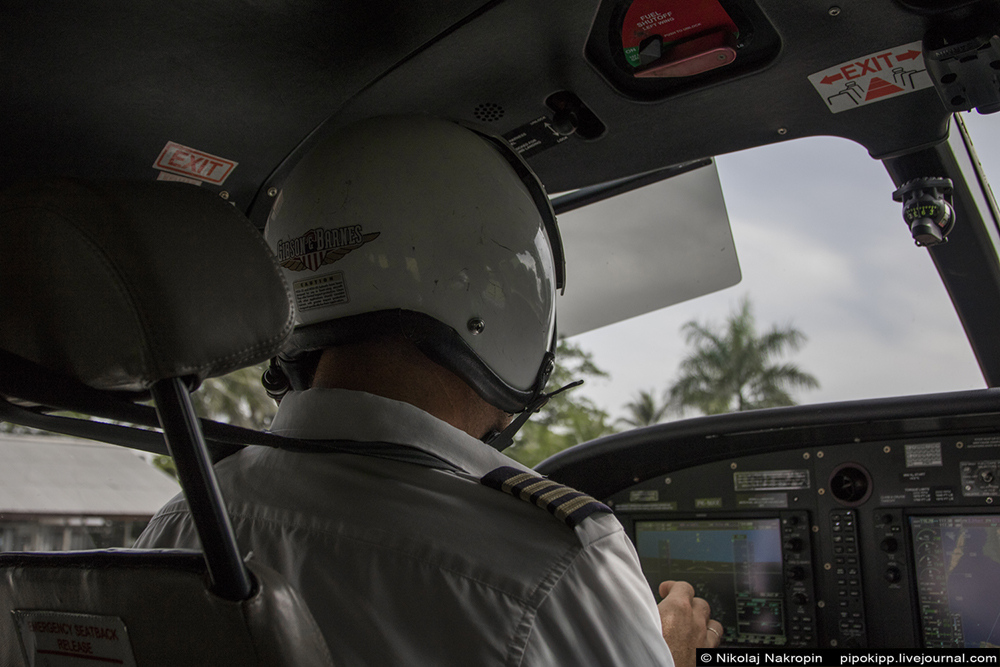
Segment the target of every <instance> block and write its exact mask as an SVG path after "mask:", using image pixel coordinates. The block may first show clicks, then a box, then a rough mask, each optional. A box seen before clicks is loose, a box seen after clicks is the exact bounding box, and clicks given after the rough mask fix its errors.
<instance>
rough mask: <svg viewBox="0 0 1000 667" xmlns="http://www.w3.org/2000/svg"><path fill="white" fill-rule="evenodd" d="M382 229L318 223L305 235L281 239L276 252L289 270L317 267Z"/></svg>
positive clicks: (343, 255)
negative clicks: (334, 226) (325, 226)
mask: <svg viewBox="0 0 1000 667" xmlns="http://www.w3.org/2000/svg"><path fill="white" fill-rule="evenodd" d="M380 233H381V232H372V233H370V234H364V233H363V232H362V229H361V225H349V226H347V227H338V228H336V229H325V228H323V227H316V228H315V229H310V230H309V231H307V232H306V233H305V234H303V235H302V236H297V237H295V238H291V239H280V240H279V241H278V247H277V248H275V254H276V255H277V256H278V263H279V264H281V265H282V266H283V267H285V268H286V269H288V270H289V271H316V270H317V269H319V268H320V267H321V266H324V265H326V264H332V263H333V262H336V261H337V260H340V259H343V258H344V257H345V256H346V255H347V254H348V253H349V252H351V251H352V250H357V249H358V248H360V247H361V246H363V245H364V244H366V243H368V242H370V241H374V240H375V239H377V238H378V236H379V234H380Z"/></svg>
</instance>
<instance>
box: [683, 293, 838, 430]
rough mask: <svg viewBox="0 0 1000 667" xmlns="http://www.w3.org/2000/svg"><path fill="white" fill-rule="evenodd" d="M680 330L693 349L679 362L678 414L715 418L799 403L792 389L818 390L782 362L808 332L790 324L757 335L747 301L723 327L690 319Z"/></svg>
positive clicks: (805, 376) (815, 383) (816, 383)
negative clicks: (689, 410) (692, 410)
mask: <svg viewBox="0 0 1000 667" xmlns="http://www.w3.org/2000/svg"><path fill="white" fill-rule="evenodd" d="M681 331H682V332H683V333H684V336H685V338H686V340H687V343H688V344H689V345H692V346H693V347H694V349H693V350H692V351H691V352H690V353H689V354H688V355H687V356H686V357H685V358H684V359H683V360H682V361H681V364H680V377H679V378H678V379H677V381H676V382H675V383H674V384H673V386H672V387H671V388H670V401H671V405H672V406H673V408H674V409H675V410H677V411H678V412H683V411H684V410H685V409H687V408H695V409H697V410H699V411H701V412H702V413H703V414H707V415H711V414H720V413H723V412H732V411H737V410H753V409H757V408H770V407H778V406H783V405H795V401H794V400H793V399H792V396H791V393H790V390H792V389H796V388H802V389H815V388H817V387H819V381H817V380H816V378H815V377H813V376H812V375H810V374H809V373H806V372H804V371H802V370H801V369H799V367H798V366H796V365H795V364H792V363H778V359H779V358H780V357H782V356H783V355H784V354H785V353H786V351H789V350H791V351H794V350H798V349H799V347H800V346H801V345H802V343H803V342H805V340H806V337H805V334H803V333H802V332H801V331H799V330H798V329H795V328H793V327H791V326H787V327H784V328H779V327H778V326H774V327H772V328H771V330H770V331H767V332H764V333H763V334H758V333H757V330H756V324H755V321H754V316H753V308H752V306H751V304H750V300H749V298H747V297H744V298H743V299H742V300H741V301H740V305H739V309H738V310H737V311H735V312H733V313H731V314H730V316H729V318H728V319H727V320H726V323H725V325H724V326H723V327H721V328H720V327H716V326H714V325H712V324H700V323H698V322H695V321H691V322H688V323H686V324H685V325H684V326H683V327H682V328H681Z"/></svg>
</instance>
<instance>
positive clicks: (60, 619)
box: [11, 609, 136, 667]
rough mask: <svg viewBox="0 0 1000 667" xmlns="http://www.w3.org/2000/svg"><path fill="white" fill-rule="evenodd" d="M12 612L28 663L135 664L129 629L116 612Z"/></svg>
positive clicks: (61, 666) (58, 666)
mask: <svg viewBox="0 0 1000 667" xmlns="http://www.w3.org/2000/svg"><path fill="white" fill-rule="evenodd" d="M11 614H12V615H13V616H14V620H15V622H16V623H17V631H18V634H19V635H20V638H21V648H22V649H23V650H24V659H25V662H26V663H27V665H28V667H80V665H122V666H123V667H136V665H135V656H134V655H133V653H132V644H131V642H130V641H129V638H128V630H126V629H125V623H124V622H122V619H120V618H118V617H117V616H96V615H93V614H70V613H66V612H61V611H22V610H16V609H15V610H14V611H12V612H11Z"/></svg>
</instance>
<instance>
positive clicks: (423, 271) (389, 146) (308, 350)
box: [265, 116, 563, 412]
mask: <svg viewBox="0 0 1000 667" xmlns="http://www.w3.org/2000/svg"><path fill="white" fill-rule="evenodd" d="M265 235H266V238H267V242H268V243H269V244H270V246H271V248H272V250H273V251H274V252H275V254H276V255H277V258H278V261H279V263H280V264H281V265H282V267H284V271H285V277H286V278H287V279H288V283H289V284H290V285H291V286H292V289H293V291H294V295H295V306H296V329H295V333H294V334H293V335H292V338H291V339H290V341H289V343H288V344H287V346H286V347H285V349H284V352H283V354H282V357H281V364H282V366H283V368H284V369H285V372H286V374H287V375H288V376H289V378H290V380H291V385H292V389H294V390H303V389H306V388H308V387H309V384H310V382H311V378H312V374H313V372H314V371H315V367H316V363H317V361H318V358H319V352H320V351H321V350H323V349H324V348H328V347H333V346H337V345H341V344H347V343H356V342H359V341H363V340H366V339H371V338H373V337H378V336H386V335H389V336H403V337H405V338H406V339H407V340H409V341H412V342H413V343H414V344H415V345H416V346H417V347H418V348H419V349H420V350H421V351H422V352H423V353H424V354H425V355H426V356H427V357H429V358H430V359H432V360H433V361H435V362H437V363H438V364H439V365H441V366H443V367H444V368H446V369H448V370H449V371H451V372H453V373H454V374H455V375H457V376H458V377H460V378H461V379H462V380H464V381H465V382H466V383H467V384H468V385H469V386H470V387H471V388H472V389H473V390H474V391H475V392H476V393H477V394H478V395H479V396H480V397H482V398H483V399H484V400H485V401H486V402H487V403H489V404H490V405H492V406H494V407H496V408H498V409H500V410H503V411H504V412H519V411H521V410H523V409H524V407H525V406H526V405H528V404H529V403H530V402H531V401H532V400H533V399H534V398H536V397H537V396H538V395H539V394H540V393H541V390H542V388H543V386H544V385H545V382H546V381H547V380H548V377H549V374H550V373H551V371H552V365H553V352H554V347H555V293H556V290H557V289H559V288H561V287H562V282H563V257H562V247H561V243H560V240H559V234H558V230H557V228H556V223H555V216H554V215H553V213H552V208H551V206H550V204H549V201H548V198H547V197H546V195H545V192H544V191H543V189H542V186H541V184H540V183H539V182H538V179H537V178H536V177H535V176H534V174H533V173H532V172H531V171H530V169H529V168H528V166H527V165H526V163H525V162H524V161H523V160H522V159H521V158H520V156H518V155H517V153H516V152H514V151H513V150H512V149H511V148H510V147H509V146H508V145H507V144H506V143H505V142H504V141H503V140H501V139H497V138H495V137H491V136H487V135H484V134H480V133H478V132H476V131H473V130H470V129H467V128H465V127H462V126H460V125H457V124H455V123H452V122H448V121H444V120H439V119H435V118H430V117H420V116H410V117H388V118H377V119H371V120H367V121H363V122H360V123H357V124H355V125H351V126H349V127H346V128H343V129H341V130H339V131H336V132H335V133H333V134H332V135H330V136H328V137H327V138H326V139H324V140H323V141H321V142H320V143H318V144H317V145H316V146H315V148H313V149H312V150H311V151H310V152H309V153H308V154H307V155H306V156H305V157H304V158H303V159H302V161H301V162H300V163H299V164H298V165H297V166H296V167H295V168H294V170H293V171H292V173H291V174H290V176H289V177H288V179H287V181H286V182H285V183H284V185H283V187H282V190H281V194H280V195H279V196H278V198H277V199H276V201H275V204H274V208H273V210H272V212H271V216H270V218H269V220H268V224H267V229H266V233H265Z"/></svg>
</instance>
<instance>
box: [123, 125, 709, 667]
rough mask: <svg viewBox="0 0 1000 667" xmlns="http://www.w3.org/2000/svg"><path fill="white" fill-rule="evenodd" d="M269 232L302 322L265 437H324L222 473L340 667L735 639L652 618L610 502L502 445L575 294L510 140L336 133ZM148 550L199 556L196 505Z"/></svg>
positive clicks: (673, 604) (243, 522) (700, 611)
mask: <svg viewBox="0 0 1000 667" xmlns="http://www.w3.org/2000/svg"><path fill="white" fill-rule="evenodd" d="M265 236H266V238H267V241H268V243H269V244H270V245H271V247H272V249H273V250H274V251H275V254H276V255H277V258H278V260H279V262H280V263H281V265H282V266H283V267H284V271H285V275H286V278H287V279H288V284H289V285H290V287H291V289H292V291H293V293H294V298H295V302H296V309H297V327H296V331H295V333H294V334H293V336H292V338H291V340H290V342H289V343H288V344H287V346H286V348H285V349H284V352H283V353H282V355H281V357H280V364H281V367H282V369H283V373H284V374H285V375H287V377H288V380H289V382H290V387H291V391H289V392H287V393H286V394H285V395H284V396H283V398H282V399H281V403H280V407H279V409H278V413H277V415H276V416H275V418H274V421H273V424H272V427H271V429H272V431H273V432H275V433H277V434H280V435H284V436H288V437H290V438H295V439H298V440H299V441H310V442H309V443H308V444H304V443H301V442H300V444H299V445H294V446H289V447H288V448H287V449H271V448H265V447H248V448H246V449H244V450H242V451H241V452H240V453H238V454H236V455H234V456H232V457H230V458H227V459H225V460H224V461H222V462H221V463H220V464H219V465H218V466H217V474H218V478H219V483H220V487H221V489H222V493H223V497H224V498H225V499H226V502H227V506H228V509H229V513H230V515H231V518H232V522H233V527H234V529H235V532H236V535H237V541H238V543H239V545H240V548H241V549H242V550H243V551H244V552H250V551H252V552H253V557H254V559H255V560H257V561H258V562H261V563H263V564H265V565H268V566H270V567H271V568H273V569H276V570H278V571H279V572H281V573H283V574H284V575H285V577H286V578H288V579H289V581H290V582H291V583H292V584H293V585H294V586H296V587H297V588H298V590H299V591H300V592H301V594H302V596H303V597H304V598H305V600H306V602H307V603H308V605H309V607H310V609H311V611H312V613H313V615H314V617H315V618H316V620H317V622H318V624H319V626H320V627H321V628H322V630H323V633H324V635H325V637H326V639H327V643H328V645H329V647H330V650H331V653H332V656H333V659H334V663H335V664H337V665H394V664H413V665H631V666H641V665H670V664H672V663H673V664H677V665H683V666H684V667H693V666H694V664H695V656H694V651H695V648H696V647H714V646H717V645H718V643H719V637H720V633H721V630H722V626H721V625H720V624H719V623H718V621H715V620H709V607H708V603H707V602H706V601H705V600H703V599H701V598H697V597H695V595H694V590H693V589H692V587H691V586H690V585H688V584H686V583H684V582H665V583H664V584H663V585H662V586H661V588H660V593H661V595H662V596H664V599H663V601H662V602H661V603H660V604H659V605H658V606H657V604H656V603H655V601H654V599H653V596H652V594H651V592H650V590H649V587H648V585H647V583H646V581H645V579H644V578H643V575H642V572H641V570H640V568H639V562H638V558H637V555H636V552H635V550H634V549H633V547H632V545H631V543H630V541H629V540H628V538H627V537H626V536H625V534H624V532H623V530H622V526H621V525H620V523H619V522H618V521H617V519H615V517H614V516H613V515H611V514H610V510H609V509H608V508H607V507H605V506H604V505H603V504H601V503H599V502H598V501H596V500H594V499H593V498H590V497H589V496H585V495H584V494H582V493H579V492H576V491H574V490H572V489H569V488H567V487H564V486H561V485H559V484H556V483H555V482H552V481H549V480H546V479H544V478H542V477H540V476H538V475H537V474H535V473H533V472H531V471H530V470H528V469H526V468H524V467H523V466H521V465H520V464H518V463H516V462H515V461H513V460H512V459H510V458H508V457H506V456H504V455H503V454H502V453H500V451H498V449H499V448H500V447H502V446H503V444H506V443H509V442H510V437H511V435H512V431H513V430H514V429H516V427H517V425H519V424H520V422H521V421H523V420H515V425H514V426H510V424H511V421H512V416H513V415H514V414H517V413H520V414H522V415H525V414H526V413H530V412H531V411H533V410H534V408H535V407H536V406H537V405H538V404H539V402H540V401H542V400H544V395H543V387H544V385H545V383H546V380H547V379H548V376H549V374H550V373H551V371H552V367H553V361H554V357H553V352H554V349H555V344H556V331H555V297H556V292H557V289H560V288H561V286H562V282H563V262H562V248H561V243H560V240H559V235H558V231H557V228H556V224H555V218H554V215H553V213H552V209H551V206H550V205H549V203H548V199H547V197H546V196H545V194H544V191H543V190H542V187H541V185H540V184H539V182H538V180H537V179H536V177H535V176H534V175H533V174H532V172H531V171H530V170H529V169H528V167H527V165H526V163H525V162H524V161H523V160H522V159H521V158H520V157H519V156H518V155H517V154H516V153H515V152H514V151H512V150H511V149H510V148H509V147H508V146H507V145H506V144H505V143H504V142H503V141H501V140H498V139H496V138H493V137H490V136H486V135H482V134H479V133H477V132H474V131H472V130H470V129H466V128H464V127H461V126H459V125H457V124H454V123H451V122H447V121H443V120H437V119H432V118H429V117H392V118H381V119H373V120H368V121H363V122H361V123H358V124H355V125H352V126H350V127H348V128H346V129H341V130H339V131H337V132H335V133H334V134H332V135H330V136H328V137H327V138H325V139H323V140H321V141H320V142H319V143H317V145H316V146H315V147H314V148H313V149H312V150H311V151H310V152H309V153H308V154H307V156H306V157H305V158H304V159H303V160H302V161H301V162H300V163H299V164H298V165H297V166H296V167H295V168H294V170H293V171H292V172H291V174H290V175H289V177H288V179H287V180H286V182H285V183H284V186H283V189H282V192H281V193H280V194H279V195H278V196H277V197H276V198H275V201H274V205H273V208H272V211H271V213H270V218H269V220H268V224H267V230H266V234H265ZM234 325H236V326H238V323H234ZM269 384H270V385H271V388H272V390H273V389H274V383H273V382H270V383H269ZM486 441H489V442H490V443H491V444H487V442H486ZM136 546H139V547H192V548H196V547H198V539H197V536H196V535H195V531H194V527H193V524H192V521H191V518H190V515H189V514H188V510H187V506H186V503H185V502H184V500H183V498H182V497H178V498H175V499H174V500H173V501H171V502H170V503H168V504H167V505H166V506H165V507H164V508H163V509H161V510H160V512H159V513H157V515H156V516H155V517H154V518H153V519H152V521H151V522H150V524H149V526H148V527H147V529H146V531H145V532H144V533H143V535H142V536H141V537H140V538H139V541H138V542H137V545H136ZM668 645H669V650H668ZM671 653H672V654H673V657H671Z"/></svg>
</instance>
